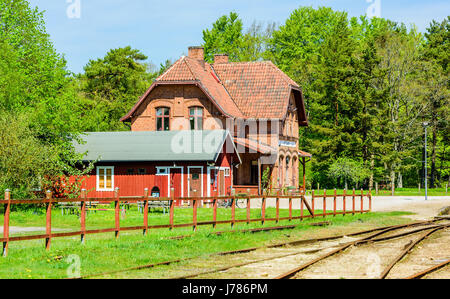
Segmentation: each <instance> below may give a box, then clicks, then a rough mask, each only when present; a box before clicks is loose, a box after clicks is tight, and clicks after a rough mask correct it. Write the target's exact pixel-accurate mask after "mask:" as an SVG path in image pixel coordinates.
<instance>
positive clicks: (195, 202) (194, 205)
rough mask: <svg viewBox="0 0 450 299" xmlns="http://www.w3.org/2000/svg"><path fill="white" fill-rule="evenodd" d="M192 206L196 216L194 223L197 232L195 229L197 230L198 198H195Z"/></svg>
mask: <svg viewBox="0 0 450 299" xmlns="http://www.w3.org/2000/svg"><path fill="white" fill-rule="evenodd" d="M192 208H193V211H192V217H193V218H194V219H193V224H194V232H195V231H197V200H196V199H194V202H193V206H192Z"/></svg>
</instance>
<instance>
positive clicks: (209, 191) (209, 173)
mask: <svg viewBox="0 0 450 299" xmlns="http://www.w3.org/2000/svg"><path fill="white" fill-rule="evenodd" d="M211 169H214V170H218V171H222V170H223V172H224V178H227V177H230V178H231V168H230V167H219V166H208V168H207V175H208V178H207V180H206V184H207V186H206V192H207V194H208V197H211ZM225 169H229V170H230V175H225ZM223 184H224V186H223V189H224V190H225V194H226V193H227V190H226V188H225V187H226V185H227V184H226V183H225V180H224V181H223ZM231 185H233V182H231Z"/></svg>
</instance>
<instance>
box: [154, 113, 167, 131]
mask: <svg viewBox="0 0 450 299" xmlns="http://www.w3.org/2000/svg"><path fill="white" fill-rule="evenodd" d="M156 130H157V131H169V130H170V109H169V108H166V107H161V108H157V109H156Z"/></svg>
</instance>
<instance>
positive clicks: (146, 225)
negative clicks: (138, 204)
mask: <svg viewBox="0 0 450 299" xmlns="http://www.w3.org/2000/svg"><path fill="white" fill-rule="evenodd" d="M148 201H149V193H148V188H145V189H144V206H143V209H144V210H143V211H142V212H143V213H144V230H143V232H142V233H143V235H144V236H145V235H147V231H148Z"/></svg>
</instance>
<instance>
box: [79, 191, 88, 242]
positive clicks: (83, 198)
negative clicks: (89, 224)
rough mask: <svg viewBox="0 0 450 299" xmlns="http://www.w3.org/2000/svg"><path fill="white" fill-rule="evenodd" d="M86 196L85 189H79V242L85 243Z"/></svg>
mask: <svg viewBox="0 0 450 299" xmlns="http://www.w3.org/2000/svg"><path fill="white" fill-rule="evenodd" d="M86 198H87V190H86V189H82V190H81V211H80V224H81V244H84V243H85V236H86V234H85V233H86Z"/></svg>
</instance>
